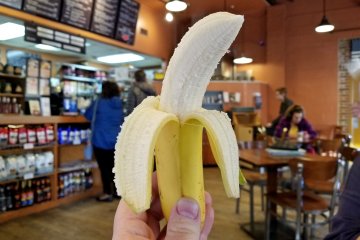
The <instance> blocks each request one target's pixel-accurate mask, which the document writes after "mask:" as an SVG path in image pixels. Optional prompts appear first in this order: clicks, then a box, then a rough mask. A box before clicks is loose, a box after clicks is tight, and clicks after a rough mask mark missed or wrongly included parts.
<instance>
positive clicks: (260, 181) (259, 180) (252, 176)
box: [235, 140, 267, 230]
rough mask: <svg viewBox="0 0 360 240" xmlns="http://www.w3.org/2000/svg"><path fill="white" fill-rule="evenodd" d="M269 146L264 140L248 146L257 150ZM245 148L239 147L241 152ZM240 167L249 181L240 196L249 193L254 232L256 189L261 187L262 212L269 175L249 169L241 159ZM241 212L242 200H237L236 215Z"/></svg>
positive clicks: (251, 223)
mask: <svg viewBox="0 0 360 240" xmlns="http://www.w3.org/2000/svg"><path fill="white" fill-rule="evenodd" d="M266 146H267V142H266V141H263V140H259V141H254V142H252V143H251V145H247V148H255V149H262V148H265V147H266ZM243 147H244V146H242V145H239V148H240V151H241V149H242V148H243ZM240 166H241V171H242V173H243V174H244V177H245V179H246V181H247V185H248V186H249V188H245V187H240V196H242V194H241V192H243V191H245V192H248V193H249V209H250V227H251V229H252V230H253V227H254V187H255V186H259V187H260V192H261V197H260V199H261V210H262V211H264V209H265V204H264V202H265V201H264V188H265V186H266V181H267V174H266V173H264V172H262V171H261V169H253V168H251V169H249V167H252V166H247V165H244V163H243V162H242V161H241V158H240ZM239 212H240V198H238V199H236V205H235V213H237V214H238V213H239Z"/></svg>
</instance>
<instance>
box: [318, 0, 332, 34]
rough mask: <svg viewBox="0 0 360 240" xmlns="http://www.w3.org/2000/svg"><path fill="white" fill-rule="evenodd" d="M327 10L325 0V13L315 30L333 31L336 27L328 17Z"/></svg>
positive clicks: (322, 31) (324, 1) (324, 0)
mask: <svg viewBox="0 0 360 240" xmlns="http://www.w3.org/2000/svg"><path fill="white" fill-rule="evenodd" d="M325 11H326V0H323V13H324V16H323V18H322V19H321V22H320V24H319V25H318V26H317V27H316V28H315V32H317V33H326V32H331V31H332V30H334V29H335V27H334V25H332V24H331V23H330V22H329V20H328V19H327V17H326V14H325Z"/></svg>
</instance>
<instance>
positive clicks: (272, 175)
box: [266, 167, 277, 212]
mask: <svg viewBox="0 0 360 240" xmlns="http://www.w3.org/2000/svg"><path fill="white" fill-rule="evenodd" d="M267 175H268V178H267V185H266V190H267V193H268V194H270V193H275V192H276V190H277V168H274V167H268V168H267ZM270 209H271V211H272V212H276V204H273V203H271V205H270Z"/></svg>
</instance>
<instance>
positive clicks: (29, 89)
mask: <svg viewBox="0 0 360 240" xmlns="http://www.w3.org/2000/svg"><path fill="white" fill-rule="evenodd" d="M25 90H26V91H25V95H26V96H38V95H39V81H38V79H37V78H34V77H28V78H26V88H25Z"/></svg>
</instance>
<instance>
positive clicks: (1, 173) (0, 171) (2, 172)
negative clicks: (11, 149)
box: [0, 156, 8, 180]
mask: <svg viewBox="0 0 360 240" xmlns="http://www.w3.org/2000/svg"><path fill="white" fill-rule="evenodd" d="M7 176H8V172H7V169H6V163H5V159H4V158H3V157H2V156H0V180H5V179H6V178H7Z"/></svg>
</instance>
